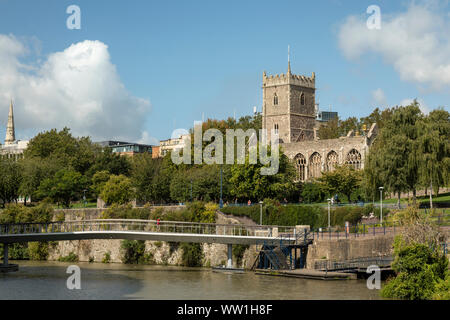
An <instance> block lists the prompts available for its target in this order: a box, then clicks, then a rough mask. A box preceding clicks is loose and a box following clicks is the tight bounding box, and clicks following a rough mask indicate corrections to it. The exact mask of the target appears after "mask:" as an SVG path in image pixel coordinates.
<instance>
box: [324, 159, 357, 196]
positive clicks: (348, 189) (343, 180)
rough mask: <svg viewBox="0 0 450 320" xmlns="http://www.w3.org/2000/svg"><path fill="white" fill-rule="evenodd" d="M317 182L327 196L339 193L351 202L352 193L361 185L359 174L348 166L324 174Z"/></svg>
mask: <svg viewBox="0 0 450 320" xmlns="http://www.w3.org/2000/svg"><path fill="white" fill-rule="evenodd" d="M319 181H320V182H321V183H322V184H323V189H324V190H326V191H327V192H328V195H329V196H333V195H334V194H337V193H341V194H344V195H345V196H346V197H347V199H348V202H351V195H352V193H353V192H354V191H355V190H356V189H357V188H358V187H359V185H360V183H361V173H360V172H359V171H356V170H355V169H353V168H352V167H350V166H348V165H343V166H338V167H336V169H335V170H334V171H328V172H324V173H323V175H322V177H320V178H319Z"/></svg>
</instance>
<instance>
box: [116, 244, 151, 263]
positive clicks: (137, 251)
mask: <svg viewBox="0 0 450 320" xmlns="http://www.w3.org/2000/svg"><path fill="white" fill-rule="evenodd" d="M121 249H122V251H123V255H122V262H123V263H125V264H147V263H149V260H150V258H149V257H150V256H149V255H147V254H145V241H144V240H123V241H122V244H121Z"/></svg>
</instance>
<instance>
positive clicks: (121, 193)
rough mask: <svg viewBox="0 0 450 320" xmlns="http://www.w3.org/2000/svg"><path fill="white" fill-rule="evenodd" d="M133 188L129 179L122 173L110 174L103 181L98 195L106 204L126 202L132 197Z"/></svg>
mask: <svg viewBox="0 0 450 320" xmlns="http://www.w3.org/2000/svg"><path fill="white" fill-rule="evenodd" d="M133 196H134V190H133V185H132V183H131V179H130V178H127V177H125V176H124V175H119V176H116V175H112V176H111V177H110V178H109V180H108V182H106V183H105V185H104V187H103V188H102V191H101V193H100V197H101V198H102V199H103V201H105V203H106V204H107V205H112V204H119V205H121V204H127V203H128V202H130V201H131V200H132V199H133Z"/></svg>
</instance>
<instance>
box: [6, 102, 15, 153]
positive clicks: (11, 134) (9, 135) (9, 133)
mask: <svg viewBox="0 0 450 320" xmlns="http://www.w3.org/2000/svg"><path fill="white" fill-rule="evenodd" d="M14 141H16V132H15V129H14V112H13V102H12V99H11V104H10V105H9V115H8V125H7V127H6V138H5V146H7V145H11V144H13V143H14Z"/></svg>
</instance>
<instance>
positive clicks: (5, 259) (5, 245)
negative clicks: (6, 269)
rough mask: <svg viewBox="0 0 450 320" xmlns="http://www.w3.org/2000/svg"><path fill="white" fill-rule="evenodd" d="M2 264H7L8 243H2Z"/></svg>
mask: <svg viewBox="0 0 450 320" xmlns="http://www.w3.org/2000/svg"><path fill="white" fill-rule="evenodd" d="M3 265H4V266H8V265H9V263H8V244H7V243H4V244H3Z"/></svg>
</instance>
